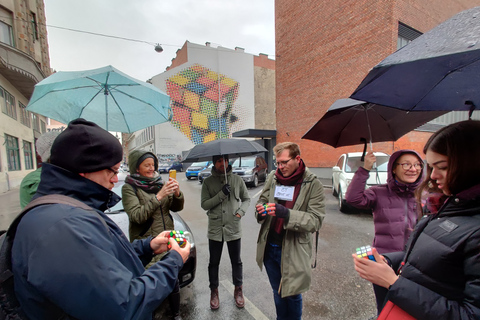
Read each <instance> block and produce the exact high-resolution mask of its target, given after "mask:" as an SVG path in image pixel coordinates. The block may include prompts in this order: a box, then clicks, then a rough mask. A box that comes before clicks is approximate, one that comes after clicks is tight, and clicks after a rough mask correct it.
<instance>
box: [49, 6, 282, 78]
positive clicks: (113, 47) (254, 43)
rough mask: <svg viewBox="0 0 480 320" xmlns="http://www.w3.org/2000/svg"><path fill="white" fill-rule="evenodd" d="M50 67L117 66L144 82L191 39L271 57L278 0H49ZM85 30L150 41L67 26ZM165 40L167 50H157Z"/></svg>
mask: <svg viewBox="0 0 480 320" xmlns="http://www.w3.org/2000/svg"><path fill="white" fill-rule="evenodd" d="M44 2H45V11H46V16H47V31H48V43H49V51H50V65H51V67H52V68H53V69H55V70H56V71H76V70H88V69H95V68H99V67H104V66H106V65H112V66H114V67H115V68H117V69H119V70H120V71H122V72H125V73H127V74H128V75H130V76H132V77H135V78H137V79H139V80H147V79H149V78H151V77H153V76H155V75H157V74H159V73H162V72H163V71H165V68H166V67H167V66H169V65H170V63H171V60H172V59H173V58H174V57H175V52H176V51H177V50H178V49H180V48H181V46H182V45H183V44H184V43H185V41H186V40H188V41H190V42H193V43H197V44H205V42H210V43H211V44H212V46H217V45H221V46H222V47H226V48H230V49H234V48H235V47H241V48H244V49H245V52H247V53H251V54H255V55H258V54H259V53H265V54H268V55H269V58H270V59H274V54H275V25H274V19H275V17H274V0H81V1H79V0H44ZM54 27H62V28H68V29H75V30H81V31H85V32H93V33H99V34H105V35H110V36H116V37H121V38H128V39H135V40H139V41H145V42H148V43H151V44H147V43H142V42H134V41H126V40H121V39H114V38H109V37H102V36H97V35H91V34H87V33H79V32H74V31H69V30H63V29H59V28H54ZM155 43H160V44H161V45H162V47H163V49H164V51H163V52H162V53H157V52H155V50H154V44H155Z"/></svg>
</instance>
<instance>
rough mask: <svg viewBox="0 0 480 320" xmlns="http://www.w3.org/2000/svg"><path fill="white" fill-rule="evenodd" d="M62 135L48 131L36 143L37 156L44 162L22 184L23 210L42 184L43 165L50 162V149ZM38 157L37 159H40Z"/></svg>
mask: <svg viewBox="0 0 480 320" xmlns="http://www.w3.org/2000/svg"><path fill="white" fill-rule="evenodd" d="M59 134H60V132H58V131H47V132H45V133H44V134H42V135H41V136H40V137H39V138H38V139H37V141H36V142H35V149H36V154H37V155H38V157H40V159H41V160H42V162H41V163H39V164H38V168H37V170H35V171H32V172H30V173H29V174H27V175H26V176H25V177H24V178H23V180H22V183H21V184H20V207H21V208H22V209H23V208H25V206H26V205H27V204H28V203H29V202H30V200H32V197H33V195H34V194H35V193H36V192H37V188H38V185H39V184H40V175H41V174H42V163H48V162H50V149H51V148H52V144H53V141H55V138H56V137H57V136H58V135H59ZM38 157H37V158H38Z"/></svg>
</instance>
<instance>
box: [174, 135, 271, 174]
mask: <svg viewBox="0 0 480 320" xmlns="http://www.w3.org/2000/svg"><path fill="white" fill-rule="evenodd" d="M267 151H268V150H267V149H265V148H264V147H262V146H261V145H259V144H258V143H256V142H250V141H248V140H245V139H218V140H213V141H210V142H206V143H202V144H198V145H196V146H195V147H193V148H192V149H191V150H190V151H189V152H188V154H187V156H186V157H185V159H183V161H182V162H197V161H207V160H211V159H212V157H213V156H226V155H228V156H229V157H243V156H250V155H253V154H257V153H260V152H267ZM226 175H227V173H226V172H225V181H227V176H226Z"/></svg>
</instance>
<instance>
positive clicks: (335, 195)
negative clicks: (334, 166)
mask: <svg viewBox="0 0 480 320" xmlns="http://www.w3.org/2000/svg"><path fill="white" fill-rule="evenodd" d="M332 194H333V196H334V197H337V196H338V192H337V190H335V185H334V184H333V178H332Z"/></svg>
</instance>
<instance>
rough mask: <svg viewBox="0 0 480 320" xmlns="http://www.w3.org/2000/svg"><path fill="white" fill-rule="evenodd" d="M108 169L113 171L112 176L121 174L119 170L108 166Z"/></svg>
mask: <svg viewBox="0 0 480 320" xmlns="http://www.w3.org/2000/svg"><path fill="white" fill-rule="evenodd" d="M107 170H108V171H110V172H112V173H113V176H112V177H114V176H116V175H118V174H119V171H117V170H115V169H112V168H107Z"/></svg>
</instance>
